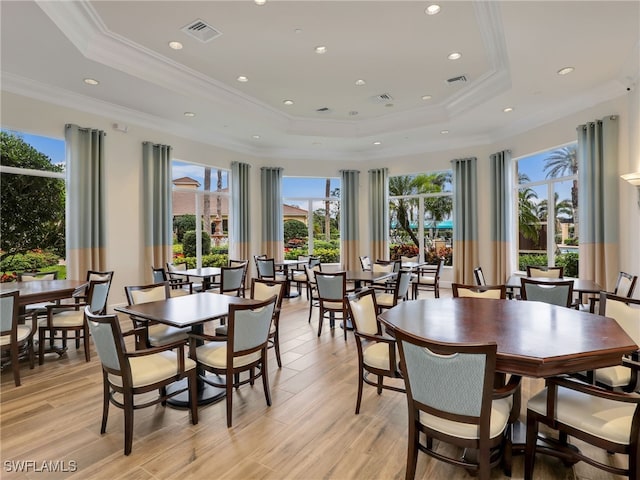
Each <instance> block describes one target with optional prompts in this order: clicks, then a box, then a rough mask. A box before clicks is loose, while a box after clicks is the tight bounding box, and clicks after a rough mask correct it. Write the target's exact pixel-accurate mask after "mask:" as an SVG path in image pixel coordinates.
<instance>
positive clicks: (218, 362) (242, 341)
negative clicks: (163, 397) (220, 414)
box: [189, 295, 277, 428]
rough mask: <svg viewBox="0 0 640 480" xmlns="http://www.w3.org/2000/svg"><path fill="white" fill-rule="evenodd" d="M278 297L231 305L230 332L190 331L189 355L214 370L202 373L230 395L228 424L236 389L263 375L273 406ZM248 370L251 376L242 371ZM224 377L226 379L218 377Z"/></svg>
mask: <svg viewBox="0 0 640 480" xmlns="http://www.w3.org/2000/svg"><path fill="white" fill-rule="evenodd" d="M276 301H277V297H276V296H275V295H274V296H272V297H271V298H270V299H268V300H265V301H264V302H259V303H255V304H252V305H230V306H229V317H228V329H227V335H226V336H218V335H207V334H195V333H191V334H189V357H190V358H192V359H193V360H195V361H196V363H197V364H198V366H200V367H201V368H202V369H204V370H206V371H208V372H211V373H214V374H216V375H210V376H207V377H201V378H202V380H203V381H204V382H206V383H207V384H209V385H212V386H214V387H218V388H224V389H225V391H226V399H227V427H228V428H231V425H232V406H233V391H234V388H235V389H238V388H239V387H240V386H241V385H244V384H247V383H250V384H251V385H253V384H254V382H255V380H256V379H258V378H260V377H262V386H263V388H264V395H265V400H266V402H267V405H268V406H271V392H270V390H269V378H268V368H267V348H268V346H269V330H270V328H271V323H272V319H273V311H274V309H275V306H276ZM244 372H248V373H249V376H248V378H245V379H241V376H240V375H241V374H242V373H244ZM218 376H219V377H223V378H224V382H221V381H219V380H218V381H216V378H219V377H218Z"/></svg>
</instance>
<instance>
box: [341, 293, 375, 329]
mask: <svg viewBox="0 0 640 480" xmlns="http://www.w3.org/2000/svg"><path fill="white" fill-rule="evenodd" d="M349 309H350V311H351V320H352V322H353V323H354V327H355V329H356V331H357V332H360V333H364V334H367V335H377V334H379V333H380V332H379V330H380V329H379V327H378V319H377V315H378V306H377V305H376V295H375V292H374V290H373V289H367V290H362V291H361V292H358V293H356V294H354V295H351V296H350V297H349Z"/></svg>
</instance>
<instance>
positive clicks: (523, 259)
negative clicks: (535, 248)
mask: <svg viewBox="0 0 640 480" xmlns="http://www.w3.org/2000/svg"><path fill="white" fill-rule="evenodd" d="M527 265H531V266H536V267H546V266H547V254H546V253H523V254H520V256H519V257H518V270H520V271H523V272H524V271H526V270H527Z"/></svg>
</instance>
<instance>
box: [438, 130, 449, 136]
mask: <svg viewBox="0 0 640 480" xmlns="http://www.w3.org/2000/svg"><path fill="white" fill-rule="evenodd" d="M440 133H441V134H442V135H446V134H447V133H449V130H440Z"/></svg>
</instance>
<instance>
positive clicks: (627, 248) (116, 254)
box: [0, 91, 640, 305]
mask: <svg viewBox="0 0 640 480" xmlns="http://www.w3.org/2000/svg"><path fill="white" fill-rule="evenodd" d="M0 113H1V116H0V123H1V125H2V128H6V129H13V130H18V131H23V132H26V133H30V134H36V135H43V136H47V137H53V138H60V139H63V138H64V125H65V124H66V123H75V124H77V125H79V126H82V127H91V128H99V129H102V130H105V131H106V132H107V142H106V148H105V155H106V164H107V177H106V181H107V228H108V233H107V266H108V267H109V268H110V269H113V270H114V271H115V272H116V273H115V276H114V285H113V288H112V290H111V292H112V293H111V294H110V304H111V305H114V304H118V303H124V301H125V298H124V289H123V287H124V285H126V284H134V283H138V282H146V281H150V272H146V271H143V264H142V262H143V259H142V256H141V252H142V251H143V239H142V230H141V219H142V217H143V215H144V213H143V212H141V211H140V208H141V207H140V205H141V199H140V194H139V192H140V190H141V170H142V166H141V163H142V162H141V160H142V147H141V145H142V142H144V141H151V142H156V143H163V144H168V145H171V146H172V147H173V154H174V157H175V158H176V159H180V160H184V161H188V162H196V163H200V164H210V165H212V166H216V167H220V168H227V169H228V168H230V166H231V162H232V161H242V162H246V163H249V164H250V165H252V168H251V211H252V231H253V232H254V234H253V237H252V242H251V243H252V253H259V250H260V231H261V222H260V195H259V192H260V167H262V166H280V167H283V168H284V174H285V175H292V176H319V177H326V176H336V177H337V176H339V171H340V170H342V169H357V170H360V172H361V173H360V187H361V195H360V198H361V203H360V205H361V207H360V218H361V221H362V222H361V225H360V239H361V241H360V244H361V249H362V252H368V250H369V244H368V231H369V230H368V229H369V225H368V222H367V219H368V218H369V214H368V211H367V197H368V170H369V169H371V168H380V167H387V168H389V174H390V175H400V174H409V173H417V172H425V171H434V170H442V169H448V168H450V161H451V160H452V159H454V158H462V157H467V156H475V157H477V158H478V161H479V168H478V176H479V191H480V192H483V189H486V188H488V175H489V173H488V172H489V155H490V154H491V153H494V152H497V151H500V150H504V149H510V150H511V151H512V155H513V156H514V157H520V156H523V155H527V154H530V153H534V152H537V151H540V150H544V149H549V148H553V147H555V146H558V145H562V144H566V143H568V142H571V141H575V138H576V133H575V129H576V126H577V125H579V124H581V123H585V122H588V121H593V120H595V119H598V118H602V117H604V116H605V115H611V114H615V115H619V116H620V128H621V134H620V173H621V174H622V173H627V172H630V171H640V94H639V92H637V91H634V92H631V93H629V94H628V95H625V96H622V97H619V98H618V99H616V100H614V101H610V102H607V103H604V104H601V105H596V106H591V107H589V108H586V109H585V110H583V111H582V112H580V113H579V114H574V115H570V116H568V117H566V118H562V119H559V120H557V121H555V122H553V123H550V124H547V125H544V126H542V127H539V128H537V129H535V130H532V131H529V132H526V133H523V134H520V135H517V136H514V137H512V138H509V139H504V140H501V141H497V142H495V143H494V144H492V145H481V146H477V147H472V148H465V149H455V148H452V149H451V150H448V151H441V152H435V153H426V154H424V155H412V156H405V157H398V158H389V159H384V160H372V161H371V162H332V161H331V160H330V159H328V160H327V161H326V162H318V161H306V160H282V161H275V160H273V159H265V158H258V157H251V156H247V155H244V154H239V153H235V152H230V151H227V150H223V149H220V148H217V147H213V146H211V145H207V144H203V143H199V142H195V141H192V140H187V139H184V138H181V137H177V136H174V135H170V134H166V133H164V132H160V131H154V130H151V129H147V128H142V127H137V126H136V125H131V124H129V125H128V127H129V129H128V132H127V133H121V132H118V131H115V130H113V128H112V125H113V123H114V122H116V121H117V120H116V119H110V118H105V117H100V116H97V115H93V114H88V113H84V112H82V111H80V110H75V109H70V108H65V107H61V106H58V105H54V104H52V103H46V102H42V101H39V100H34V99H30V98H26V97H22V96H19V95H15V94H11V93H7V92H2V106H1V112H0ZM485 191H486V190H485ZM620 199H621V205H620V212H619V215H620V225H621V227H620V268H621V269H625V270H627V271H631V272H637V273H640V256H639V255H640V254H639V253H638V232H639V231H640V208H639V207H638V205H637V192H636V191H635V188H632V187H631V186H629V185H628V184H626V182H624V181H622V180H621V190H620ZM479 202H480V204H479V208H478V212H479V218H478V221H479V242H480V250H481V252H482V251H484V250H485V249H487V248H488V246H489V222H490V212H489V208H488V206H489V196H488V195H484V196H483V195H481V198H479ZM612 213H616V212H612ZM483 268H486V269H487V270H488V274H491V273H492V272H491V271H490V268H491V267H490V265H487V266H486V267H485V266H484V264H483ZM450 275H451V272H450V271H448V272H445V276H444V281H445V282H447V281H450V279H451V277H450ZM638 290H640V289H638ZM637 295H638V294H637Z"/></svg>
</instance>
